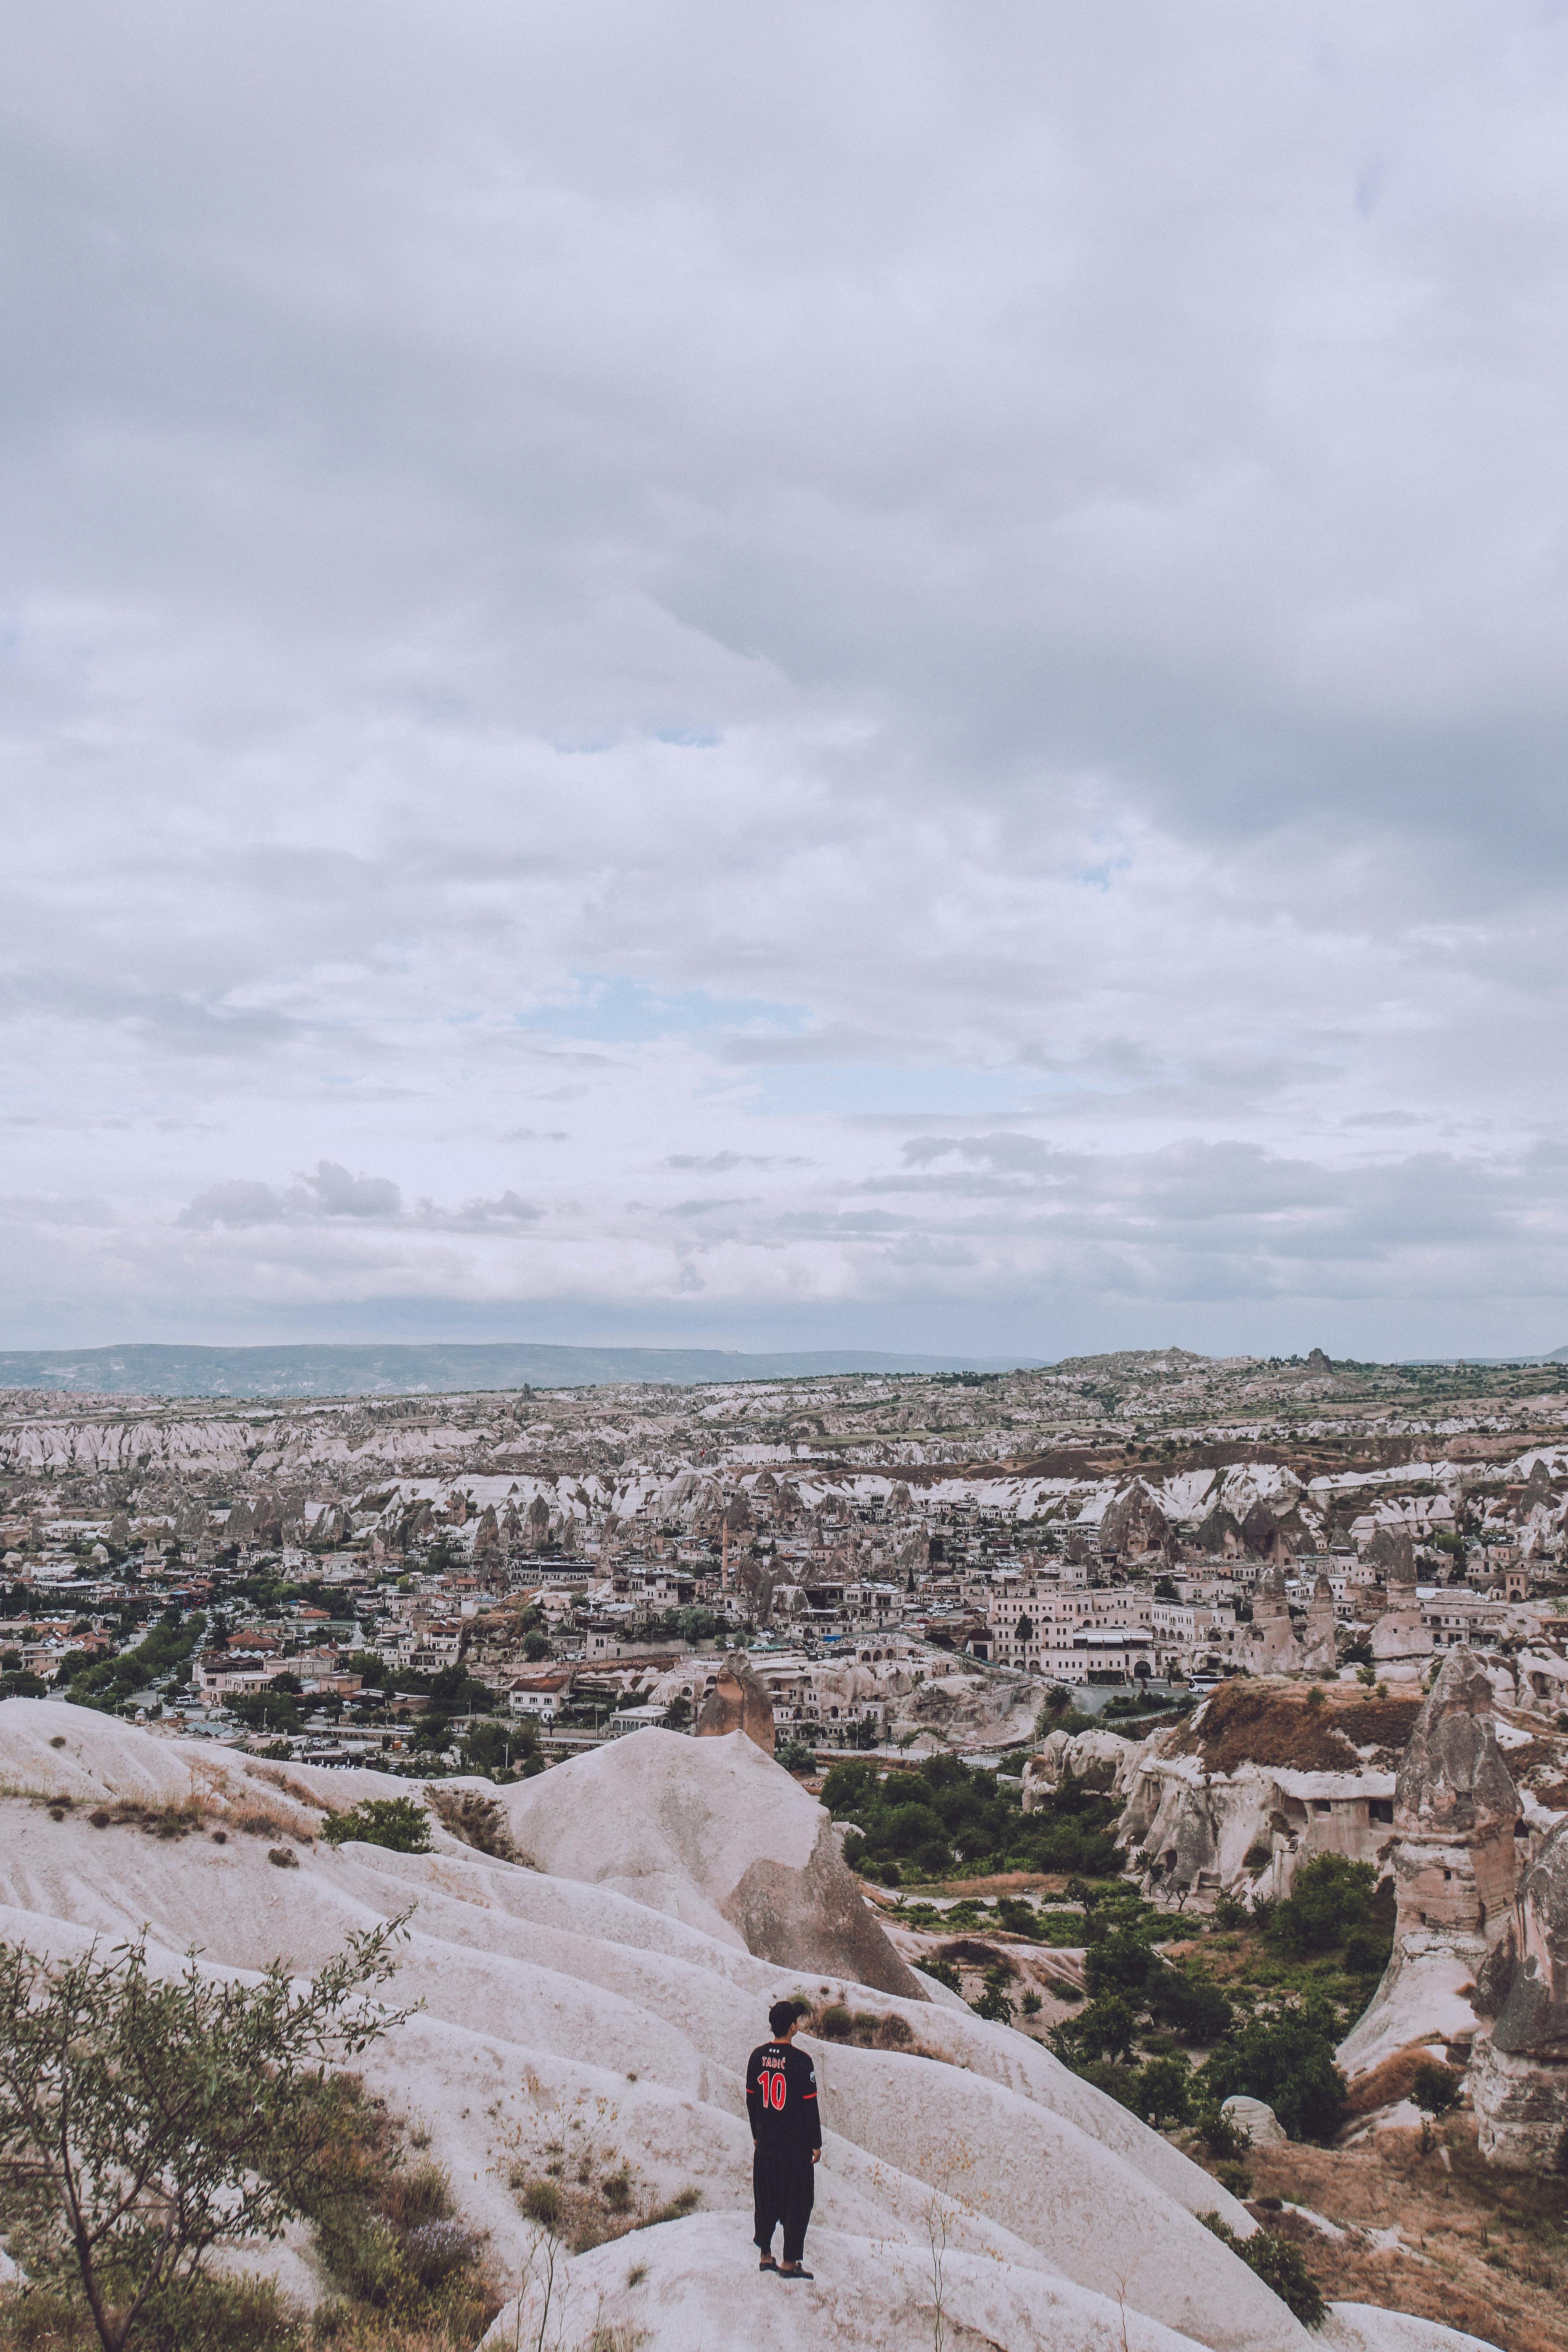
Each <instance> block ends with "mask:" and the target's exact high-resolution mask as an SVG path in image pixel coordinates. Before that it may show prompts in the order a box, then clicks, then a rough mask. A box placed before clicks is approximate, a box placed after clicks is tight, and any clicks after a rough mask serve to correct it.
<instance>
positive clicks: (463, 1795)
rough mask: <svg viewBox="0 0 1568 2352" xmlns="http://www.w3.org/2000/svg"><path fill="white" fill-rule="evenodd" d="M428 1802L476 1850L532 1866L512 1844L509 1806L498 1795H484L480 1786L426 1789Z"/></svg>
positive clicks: (450, 1829) (445, 1826) (453, 1832)
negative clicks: (508, 1816)
mask: <svg viewBox="0 0 1568 2352" xmlns="http://www.w3.org/2000/svg"><path fill="white" fill-rule="evenodd" d="M424 1796H425V1802H426V1803H427V1804H428V1805H429V1807H430V1810H431V1811H432V1812H433V1813H434V1815H435V1818H436V1820H437V1821H438V1822H440V1823H441V1826H442V1828H443V1829H444V1830H445V1831H447V1832H449V1833H450V1835H451V1836H453V1837H455V1838H461V1839H462V1841H463V1843H464V1844H465V1845H471V1846H472V1847H473V1848H474V1850H475V1852H476V1853H487V1854H489V1855H491V1856H492V1857H493V1859H494V1860H495V1861H497V1862H519V1863H524V1864H525V1867H531V1864H527V1863H526V1861H525V1857H524V1856H523V1855H522V1854H520V1853H518V1852H517V1847H516V1846H515V1845H514V1844H513V1843H512V1830H511V1823H510V1822H508V1821H507V1809H506V1807H505V1805H503V1804H502V1803H501V1802H500V1801H499V1800H498V1799H497V1798H495V1797H482V1796H481V1795H480V1793H479V1791H478V1790H477V1789H441V1788H432V1789H426V1790H425V1792H424Z"/></svg>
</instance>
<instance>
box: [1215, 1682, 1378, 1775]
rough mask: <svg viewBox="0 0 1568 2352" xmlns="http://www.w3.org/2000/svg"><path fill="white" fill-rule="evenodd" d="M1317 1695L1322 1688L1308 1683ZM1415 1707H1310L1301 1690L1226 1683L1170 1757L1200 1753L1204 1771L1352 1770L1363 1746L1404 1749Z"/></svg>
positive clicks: (1371, 1702) (1367, 1702)
mask: <svg viewBox="0 0 1568 2352" xmlns="http://www.w3.org/2000/svg"><path fill="white" fill-rule="evenodd" d="M1311 1687H1312V1690H1313V1691H1314V1692H1321V1691H1322V1688H1323V1685H1322V1684H1321V1683H1314V1684H1313V1685H1312V1686H1311ZM1421 1705H1422V1702H1421V1701H1420V1700H1419V1699H1415V1698H1386V1699H1378V1698H1362V1697H1356V1698H1347V1699H1345V1700H1343V1701H1338V1700H1335V1699H1333V1698H1330V1699H1329V1701H1328V1704H1327V1705H1326V1706H1312V1707H1309V1706H1308V1705H1307V1693H1306V1690H1305V1688H1301V1689H1298V1688H1297V1687H1295V1686H1294V1685H1288V1684H1279V1683H1255V1682H1250V1681H1242V1680H1237V1681H1235V1682H1228V1683H1225V1684H1223V1685H1221V1687H1220V1688H1219V1689H1218V1690H1217V1691H1216V1692H1215V1693H1214V1695H1213V1696H1212V1697H1211V1698H1210V1699H1209V1700H1208V1701H1207V1704H1206V1705H1205V1706H1204V1708H1203V1712H1202V1717H1201V1719H1200V1720H1199V1721H1197V1722H1196V1723H1190V1724H1187V1725H1186V1726H1185V1727H1184V1728H1183V1729H1182V1730H1181V1731H1179V1732H1178V1733H1177V1734H1176V1738H1175V1740H1174V1741H1173V1743H1172V1748H1173V1752H1174V1753H1176V1754H1177V1755H1184V1756H1201V1757H1202V1759H1203V1760H1204V1763H1205V1765H1206V1766H1207V1769H1208V1770H1209V1771H1211V1772H1234V1771H1235V1770H1236V1769H1237V1767H1238V1766H1239V1765H1241V1764H1283V1765H1289V1766H1291V1767H1293V1768H1294V1769H1296V1770H1297V1771H1301V1772H1353V1771H1354V1769H1355V1768H1356V1766H1357V1765H1358V1764H1360V1763H1361V1762H1363V1760H1364V1759H1363V1758H1362V1757H1361V1756H1360V1755H1359V1754H1358V1753H1357V1750H1358V1749H1359V1748H1385V1749H1386V1750H1388V1751H1389V1752H1390V1753H1391V1754H1393V1753H1396V1752H1398V1751H1401V1750H1403V1749H1404V1748H1407V1747H1408V1746H1409V1743H1410V1734H1411V1731H1412V1729H1413V1728H1414V1727H1415V1722H1416V1717H1417V1715H1418V1714H1419V1713H1420V1711H1421Z"/></svg>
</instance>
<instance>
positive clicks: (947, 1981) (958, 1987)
mask: <svg viewBox="0 0 1568 2352" xmlns="http://www.w3.org/2000/svg"><path fill="white" fill-rule="evenodd" d="M920 1965H921V1968H922V1969H924V1971H925V1974H926V1975H927V1976H928V1977H932V1978H934V1979H936V1983H938V1984H939V1985H946V1988H947V1990H948V1991H949V1992H962V1991H963V1990H964V1981H963V1979H962V1978H961V1977H960V1976H959V1974H958V1971H957V1969H956V1968H955V1967H954V1965H953V1963H952V1961H951V1960H922V1961H921V1963H920Z"/></svg>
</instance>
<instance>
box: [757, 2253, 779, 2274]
mask: <svg viewBox="0 0 1568 2352" xmlns="http://www.w3.org/2000/svg"><path fill="white" fill-rule="evenodd" d="M757 2267H758V2270H759V2271H776V2270H777V2269H778V2267H779V2265H778V2263H776V2262H775V2261H774V2259H773V2257H772V2255H771V2254H764V2255H763V2257H762V2260H761V2261H760V2262H759V2263H758V2265H757Z"/></svg>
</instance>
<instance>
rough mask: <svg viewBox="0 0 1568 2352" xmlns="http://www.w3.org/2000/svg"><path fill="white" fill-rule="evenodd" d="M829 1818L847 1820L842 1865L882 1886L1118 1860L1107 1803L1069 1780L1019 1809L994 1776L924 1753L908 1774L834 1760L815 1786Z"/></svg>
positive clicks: (1091, 1866) (1111, 1864) (1108, 1866)
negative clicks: (849, 1830)
mask: <svg viewBox="0 0 1568 2352" xmlns="http://www.w3.org/2000/svg"><path fill="white" fill-rule="evenodd" d="M822 1802H823V1803H824V1804H825V1805H826V1806H827V1808H828V1810H829V1811H830V1812H831V1814H832V1816H833V1818H834V1820H835V1821H847V1822H853V1823H854V1825H855V1827H856V1829H857V1831H858V1832H859V1834H858V1836H852V1837H851V1838H849V1839H848V1840H847V1841H846V1843H845V1846H844V1859H845V1861H846V1862H848V1863H849V1864H850V1865H851V1867H852V1868H853V1869H858V1870H863V1871H866V1872H868V1873H874V1874H877V1875H878V1876H879V1877H881V1878H882V1881H883V1884H884V1885H885V1884H889V1883H893V1882H891V1881H890V1880H889V1879H888V1878H887V1876H886V1873H887V1872H888V1871H889V1870H890V1869H896V1871H897V1873H898V1875H899V1878H900V1879H901V1880H903V1879H908V1878H911V1877H915V1878H923V1879H926V1880H933V1879H941V1878H945V1877H946V1876H948V1875H949V1874H951V1873H952V1872H953V1871H954V1869H955V1868H956V1867H957V1866H958V1865H960V1864H961V1865H962V1866H963V1867H964V1868H965V1869H966V1870H967V1871H972V1872H995V1871H1004V1870H1030V1871H1048V1870H1068V1871H1082V1872H1086V1873H1094V1874H1103V1873H1106V1872H1109V1871H1112V1870H1113V1869H1114V1868H1115V1867H1116V1864H1117V1855H1116V1846H1115V1840H1114V1838H1113V1835H1112V1826H1113V1822H1114V1821H1115V1819H1116V1814H1117V1810H1118V1809H1117V1807H1116V1804H1115V1803H1114V1801H1113V1800H1112V1799H1111V1798H1109V1797H1105V1796H1101V1795H1098V1794H1096V1793H1095V1792H1094V1791H1092V1790H1088V1789H1085V1788H1083V1787H1082V1785H1081V1784H1080V1783H1078V1782H1076V1781H1074V1780H1072V1779H1071V1776H1069V1777H1068V1778H1067V1779H1066V1780H1064V1781H1063V1783H1062V1785H1061V1788H1060V1789H1059V1790H1058V1791H1057V1792H1056V1795H1055V1797H1054V1798H1053V1799H1052V1801H1051V1803H1050V1804H1049V1805H1046V1806H1043V1807H1041V1808H1040V1810H1038V1811H1032V1812H1028V1813H1026V1812H1025V1811H1023V1809H1022V1805H1021V1802H1020V1799H1019V1792H1018V1791H1017V1790H1013V1789H1009V1788H1006V1787H1004V1786H1002V1785H1001V1784H1000V1783H999V1782H998V1779H997V1776H996V1774H995V1773H993V1772H986V1771H982V1770H979V1769H974V1768H971V1767H970V1766H968V1765H967V1764H963V1763H961V1762H960V1761H959V1760H958V1759H957V1758H956V1757H954V1756H931V1757H927V1758H926V1759H925V1762H924V1763H923V1764H921V1765H920V1766H919V1767H918V1768H917V1769H916V1770H915V1771H913V1772H905V1771H903V1770H900V1771H898V1772H888V1773H886V1774H883V1775H879V1773H878V1770H877V1768H876V1767H875V1766H874V1765H871V1764H861V1763H845V1764H835V1765H834V1766H833V1768H832V1769H831V1772H830V1773H829V1774H828V1776H827V1779H826V1780H825V1781H824V1782H823V1785H822Z"/></svg>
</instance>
